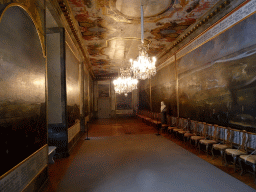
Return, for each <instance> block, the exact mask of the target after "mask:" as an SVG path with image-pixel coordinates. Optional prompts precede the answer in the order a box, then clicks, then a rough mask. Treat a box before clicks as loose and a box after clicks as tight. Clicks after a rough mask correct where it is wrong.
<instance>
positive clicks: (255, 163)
mask: <svg viewBox="0 0 256 192" xmlns="http://www.w3.org/2000/svg"><path fill="white" fill-rule="evenodd" d="M239 165H240V167H241V173H240V175H243V173H244V172H245V171H247V172H250V173H252V174H253V176H254V182H255V179H256V150H254V151H253V152H252V153H251V154H250V155H240V156H239ZM246 165H249V166H251V167H252V172H251V171H249V170H248V169H246Z"/></svg>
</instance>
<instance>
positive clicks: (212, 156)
mask: <svg viewBox="0 0 256 192" xmlns="http://www.w3.org/2000/svg"><path fill="white" fill-rule="evenodd" d="M211 151H212V159H214V151H213V146H212V150H211Z"/></svg>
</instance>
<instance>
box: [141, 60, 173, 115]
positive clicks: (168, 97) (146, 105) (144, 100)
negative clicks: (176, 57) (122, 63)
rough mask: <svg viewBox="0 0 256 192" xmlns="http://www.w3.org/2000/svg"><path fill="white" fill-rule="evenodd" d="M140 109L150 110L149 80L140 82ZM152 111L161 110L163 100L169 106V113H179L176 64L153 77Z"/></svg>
mask: <svg viewBox="0 0 256 192" xmlns="http://www.w3.org/2000/svg"><path fill="white" fill-rule="evenodd" d="M139 85H140V86H139V95H140V97H139V104H140V108H139V109H140V110H142V109H144V110H150V90H149V86H150V83H149V80H145V81H140V84H139ZM151 97H152V99H151V101H152V111H154V112H160V106H161V101H164V102H165V104H166V106H167V113H168V114H170V115H177V113H176V112H177V99H176V80H175V65H174V64H172V65H168V66H167V67H165V68H163V69H161V70H159V71H157V75H156V76H155V77H152V78H151Z"/></svg>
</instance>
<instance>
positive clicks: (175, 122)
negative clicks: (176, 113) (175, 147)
mask: <svg viewBox="0 0 256 192" xmlns="http://www.w3.org/2000/svg"><path fill="white" fill-rule="evenodd" d="M178 124H179V118H178V117H171V125H170V126H169V127H168V133H169V134H170V133H173V129H175V128H177V127H178Z"/></svg>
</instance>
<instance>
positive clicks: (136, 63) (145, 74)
mask: <svg viewBox="0 0 256 192" xmlns="http://www.w3.org/2000/svg"><path fill="white" fill-rule="evenodd" d="M143 18H144V17H143V5H141V45H140V46H139V56H138V57H137V59H136V60H132V59H130V62H131V71H132V72H133V75H134V77H135V78H136V79H143V80H144V79H149V78H150V77H152V76H154V75H155V74H156V66H155V64H156V58H155V57H153V58H150V57H149V56H148V53H147V51H148V46H147V45H145V43H144V27H143V24H144V22H143Z"/></svg>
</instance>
